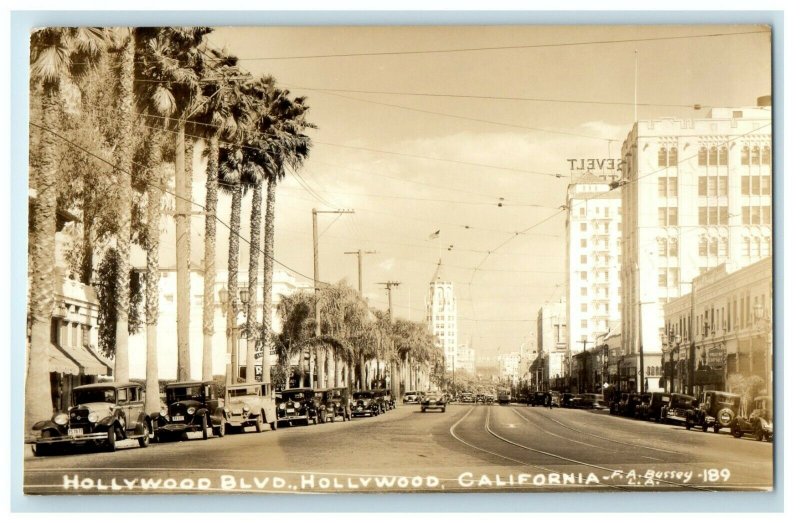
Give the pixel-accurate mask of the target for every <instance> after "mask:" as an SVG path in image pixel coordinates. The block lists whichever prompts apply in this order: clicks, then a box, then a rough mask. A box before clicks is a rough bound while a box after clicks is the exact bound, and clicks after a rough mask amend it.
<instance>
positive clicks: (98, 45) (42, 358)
mask: <svg viewBox="0 0 800 523" xmlns="http://www.w3.org/2000/svg"><path fill="white" fill-rule="evenodd" d="M106 43H107V33H106V31H105V30H103V29H97V28H47V29H41V30H38V31H36V32H34V33H33V34H32V35H31V80H32V81H33V82H35V83H36V84H40V85H41V88H42V95H41V104H42V110H41V114H42V127H44V131H43V132H42V133H41V138H40V142H39V150H38V151H37V154H38V155H39V156H40V163H39V165H38V166H37V168H35V169H32V172H31V178H32V182H33V183H32V189H33V190H35V191H36V196H35V198H34V199H33V204H32V208H31V214H30V224H29V225H30V252H29V260H30V274H31V279H30V329H31V339H30V348H29V350H28V359H27V372H26V380H25V427H26V429H28V430H29V429H30V427H31V426H32V425H33V423H35V422H36V421H39V420H42V419H46V418H49V417H50V415H51V414H52V400H51V391H50V374H49V367H48V361H49V360H48V353H49V349H50V324H51V316H52V312H53V288H54V277H55V273H54V270H53V269H54V267H55V262H56V259H55V234H56V205H57V196H58V195H57V190H58V187H57V184H55V183H54V180H55V179H56V178H57V176H58V169H59V165H58V160H57V155H58V149H59V144H58V143H57V142H56V136H55V135H54V134H52V133H53V132H57V130H58V129H59V127H60V123H59V105H60V100H59V94H60V88H61V83H62V81H67V82H69V81H71V80H72V78H73V77H75V76H78V75H80V74H82V73H84V72H85V71H87V70H88V68H89V66H90V64H91V63H92V62H93V61H94V60H96V59H97V58H98V57H99V56H100V54H101V53H102V51H103V49H104V48H105V46H106Z"/></svg>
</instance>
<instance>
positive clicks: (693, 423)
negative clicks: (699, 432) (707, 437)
mask: <svg viewBox="0 0 800 523" xmlns="http://www.w3.org/2000/svg"><path fill="white" fill-rule="evenodd" d="M741 401H742V398H741V396H739V395H738V394H732V393H730V392H722V391H719V390H706V391H703V392H702V393H701V395H700V398H699V399H698V406H697V408H696V409H691V410H689V412H687V415H686V430H690V429H692V428H693V427H697V426H699V427H700V428H701V429H703V432H706V431H707V430H708V429H709V427H710V428H712V429H714V432H719V431H720V430H722V429H730V428H731V426H732V425H733V422H734V420H736V416H737V414H738V412H739V406H740V404H741Z"/></svg>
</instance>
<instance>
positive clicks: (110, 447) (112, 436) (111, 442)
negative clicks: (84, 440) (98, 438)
mask: <svg viewBox="0 0 800 523" xmlns="http://www.w3.org/2000/svg"><path fill="white" fill-rule="evenodd" d="M106 450H107V451H109V452H114V451H115V450H117V428H116V427H114V425H111V426H110V427H108V437H107V438H106Z"/></svg>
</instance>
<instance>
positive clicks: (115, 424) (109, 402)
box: [27, 382, 152, 456]
mask: <svg viewBox="0 0 800 523" xmlns="http://www.w3.org/2000/svg"><path fill="white" fill-rule="evenodd" d="M33 431H34V432H37V433H38V434H39V435H38V436H37V437H35V438H33V439H29V440H28V441H27V442H28V443H31V444H32V450H33V453H34V455H37V456H44V455H47V454H53V453H56V452H58V451H60V450H64V449H66V448H67V447H70V446H73V445H87V444H88V445H96V446H98V447H100V448H105V449H106V450H108V451H110V452H113V451H114V450H116V442H117V440H121V439H136V440H138V442H139V446H141V447H146V446H147V445H148V444H149V443H150V434H151V432H152V425H151V419H150V416H149V415H148V414H147V413H146V412H145V411H144V389H143V388H142V386H141V385H139V384H137V383H130V382H109V383H97V384H93V385H81V386H79V387H75V388H74V389H73V391H72V398H71V406H70V407H69V408H68V409H67V411H66V412H57V413H55V414H54V415H53V416H52V417H51V418H50V419H49V420H43V421H39V422H37V423H36V424H34V425H33Z"/></svg>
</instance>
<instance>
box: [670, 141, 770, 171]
mask: <svg viewBox="0 0 800 523" xmlns="http://www.w3.org/2000/svg"><path fill="white" fill-rule="evenodd" d="M741 162H742V165H770V164H771V163H772V151H771V150H770V148H769V146H768V145H765V146H764V147H763V148H762V147H759V146H758V145H754V146H753V147H749V146H747V145H745V146H743V147H742V155H741ZM674 165H678V148H677V147H670V149H669V151H668V150H667V148H666V147H661V148H660V149H659V150H658V166H659V167H667V166H674ZM697 165H700V166H707V165H728V148H727V147H725V146H722V147H716V146H712V147H711V148H710V149H709V148H707V147H701V148H700V151H699V152H698V153H697Z"/></svg>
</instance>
